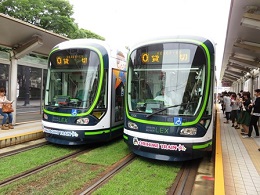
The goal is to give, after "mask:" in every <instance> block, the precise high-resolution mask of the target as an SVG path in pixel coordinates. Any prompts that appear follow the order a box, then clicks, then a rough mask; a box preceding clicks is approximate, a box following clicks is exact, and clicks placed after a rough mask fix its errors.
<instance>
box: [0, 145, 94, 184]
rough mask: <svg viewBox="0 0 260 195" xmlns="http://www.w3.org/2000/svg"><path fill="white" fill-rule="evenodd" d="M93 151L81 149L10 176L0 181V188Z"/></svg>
mask: <svg viewBox="0 0 260 195" xmlns="http://www.w3.org/2000/svg"><path fill="white" fill-rule="evenodd" d="M38 147H39V146H38ZM31 149H32V148H31ZM93 149H94V148H87V149H86V147H83V148H81V149H79V150H77V151H75V152H73V153H71V154H68V155H65V156H63V157H61V158H58V159H55V160H53V161H50V162H48V163H45V164H43V165H41V166H38V167H35V168H33V169H30V170H27V171H25V172H23V173H20V174H17V175H14V176H12V177H10V178H7V179H5V180H3V181H0V188H1V187H3V186H5V185H7V184H11V183H12V182H15V181H17V180H19V179H22V178H25V177H28V176H30V175H32V174H35V173H38V172H39V171H42V170H44V169H46V168H48V167H50V166H53V165H56V164H58V163H61V162H63V161H65V160H68V159H70V158H75V157H77V156H79V155H81V154H83V153H86V152H89V151H91V150H93ZM16 152H19V151H18V150H17V151H16ZM20 152H21V151H20ZM10 155H11V154H10ZM10 155H8V154H6V156H10Z"/></svg>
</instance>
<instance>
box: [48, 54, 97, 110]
mask: <svg viewBox="0 0 260 195" xmlns="http://www.w3.org/2000/svg"><path fill="white" fill-rule="evenodd" d="M83 51H84V52H83V54H78V53H76V54H73V55H74V56H73V57H74V58H75V59H73V60H72V59H68V58H66V57H67V56H66V55H68V54H66V52H67V51H66V52H65V51H60V52H57V53H54V54H53V55H52V56H51V57H50V63H51V64H50V68H49V73H48V80H49V82H48V83H47V85H48V86H47V87H46V89H47V90H46V96H45V97H46V99H45V102H46V103H47V105H50V106H62V107H78V108H89V107H90V105H91V104H92V103H93V101H94V99H95V97H96V94H97V90H98V82H99V80H98V78H99V68H100V67H99V64H100V62H99V58H98V56H97V54H96V53H94V52H91V51H85V50H83ZM81 52H82V51H81ZM70 56H72V54H70ZM58 57H59V58H60V59H62V60H63V61H64V62H66V63H63V64H62V63H60V64H58V63H57V58H58ZM65 58H66V59H65ZM77 58H78V61H79V63H78V62H77ZM84 60H86V62H85V61H84ZM63 61H61V62H63ZM58 62H59V61H58ZM67 62H68V63H67ZM83 62H84V63H83Z"/></svg>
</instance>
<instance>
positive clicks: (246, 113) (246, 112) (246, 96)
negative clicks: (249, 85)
mask: <svg viewBox="0 0 260 195" xmlns="http://www.w3.org/2000/svg"><path fill="white" fill-rule="evenodd" d="M250 104H251V98H250V92H243V104H242V109H243V111H242V117H241V118H240V124H242V127H243V129H244V131H245V132H242V133H241V135H243V138H248V132H249V125H250V120H251V115H250V113H251V108H250V107H249V105H250Z"/></svg>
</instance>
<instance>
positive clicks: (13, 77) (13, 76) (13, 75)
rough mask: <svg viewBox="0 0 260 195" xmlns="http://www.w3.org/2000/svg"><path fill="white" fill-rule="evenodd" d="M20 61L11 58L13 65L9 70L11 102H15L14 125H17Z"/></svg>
mask: <svg viewBox="0 0 260 195" xmlns="http://www.w3.org/2000/svg"><path fill="white" fill-rule="evenodd" d="M17 62H18V60H17V59H16V58H14V57H11V64H10V68H9V89H8V90H9V97H8V99H9V100H11V101H12V100H14V103H13V108H14V112H13V125H15V123H16V107H17V69H18V63H17Z"/></svg>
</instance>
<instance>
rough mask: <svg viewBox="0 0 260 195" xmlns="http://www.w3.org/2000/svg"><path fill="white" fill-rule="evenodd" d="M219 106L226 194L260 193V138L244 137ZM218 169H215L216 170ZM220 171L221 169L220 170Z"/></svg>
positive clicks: (245, 194)
mask: <svg viewBox="0 0 260 195" xmlns="http://www.w3.org/2000/svg"><path fill="white" fill-rule="evenodd" d="M224 116H225V115H224V114H223V113H222V110H221V109H220V105H219V107H218V122H219V123H220V124H219V127H220V137H221V146H222V162H223V175H224V178H223V179H224V188H225V194H226V195H260V151H258V148H260V138H255V137H254V136H255V132H254V130H253V133H252V137H251V138H243V137H242V136H241V130H240V129H235V128H234V127H232V123H231V121H230V122H229V124H226V123H224V122H225V121H226V119H225V118H224ZM216 171H218V170H215V172H216ZM219 171H220V170H219Z"/></svg>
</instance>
